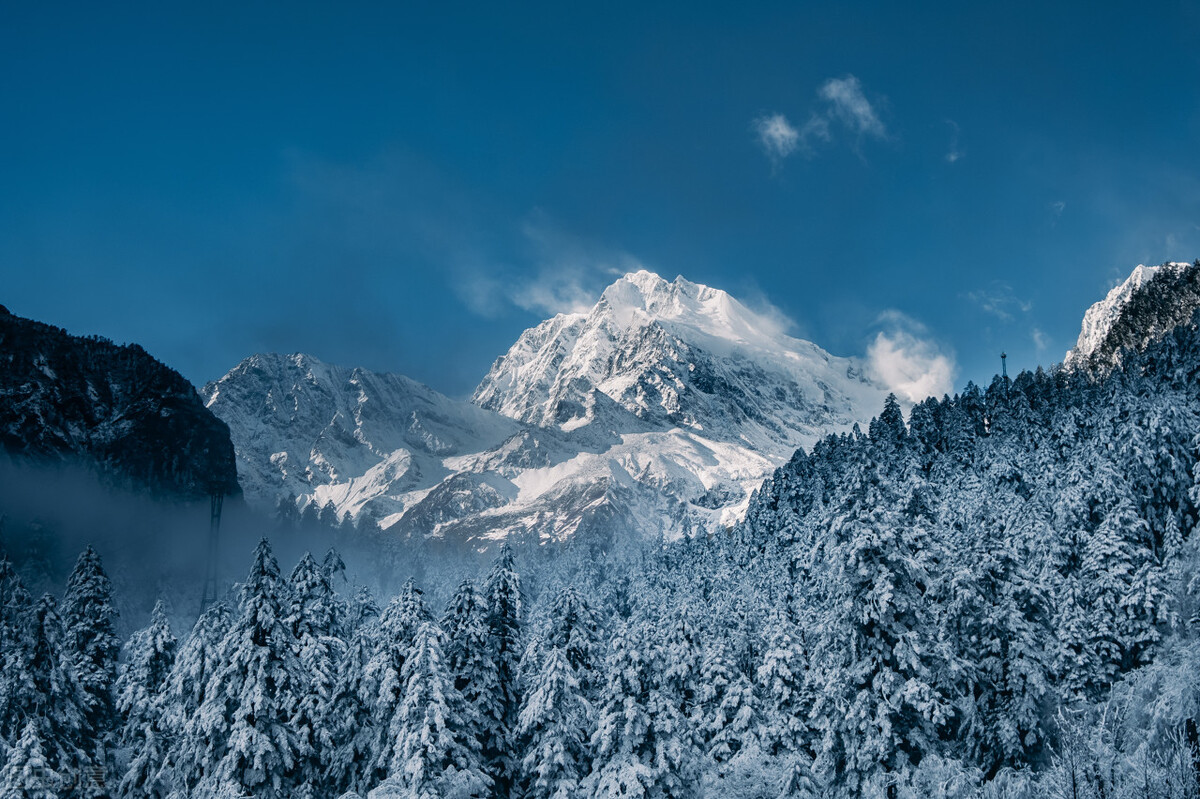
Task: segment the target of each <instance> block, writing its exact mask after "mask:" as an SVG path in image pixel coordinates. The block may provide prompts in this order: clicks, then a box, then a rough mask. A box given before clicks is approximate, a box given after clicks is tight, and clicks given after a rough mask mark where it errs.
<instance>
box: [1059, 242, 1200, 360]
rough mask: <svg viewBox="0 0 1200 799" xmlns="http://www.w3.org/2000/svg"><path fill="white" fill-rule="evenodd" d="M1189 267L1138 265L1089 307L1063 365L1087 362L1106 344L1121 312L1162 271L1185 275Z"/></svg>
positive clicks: (1176, 263) (1184, 265)
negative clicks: (1105, 341)
mask: <svg viewBox="0 0 1200 799" xmlns="http://www.w3.org/2000/svg"><path fill="white" fill-rule="evenodd" d="M1189 266H1190V264H1187V263H1182V262H1174V261H1173V262H1170V263H1166V264H1163V265H1162V266H1145V265H1144V264H1138V265H1137V266H1136V267H1134V270H1133V272H1132V273H1130V275H1129V277H1127V278H1126V279H1125V280H1124V281H1123V282H1122V283H1121V284H1119V285H1117V286H1114V287H1113V288H1112V290H1110V291H1109V292H1108V295H1107V296H1105V298H1104V299H1103V300H1100V301H1099V302H1097V303H1095V304H1094V305H1092V307H1090V308H1088V310H1087V312H1086V313H1085V314H1084V315H1083V325H1082V327H1081V329H1080V331H1079V338H1078V340H1076V342H1075V346H1074V348H1072V349H1070V350H1068V351H1067V354H1066V356H1065V357H1064V358H1063V365H1064V366H1067V367H1068V368H1070V367H1073V366H1076V365H1078V364H1082V363H1084V362H1085V361H1086V360H1087V358H1088V357H1089V356H1090V355H1091V354H1092V353H1094V352H1095V351H1096V350H1097V349H1099V348H1100V346H1101V345H1102V344H1103V343H1104V340H1105V339H1106V338H1107V337H1108V332H1109V330H1111V329H1112V326H1113V324H1115V323H1116V321H1117V320H1118V319H1119V318H1120V317H1121V312H1122V311H1123V310H1124V309H1125V306H1126V305H1128V304H1129V301H1130V300H1131V299H1132V298H1133V296H1134V295H1135V294H1136V293H1137V292H1138V290H1139V289H1141V288H1142V286H1144V285H1146V284H1147V283H1149V282H1150V281H1151V280H1152V279H1153V278H1154V276H1155V275H1157V274H1158V273H1159V271H1161V270H1163V269H1167V270H1170V271H1171V272H1182V271H1183V270H1185V269H1187V268H1188V267H1189Z"/></svg>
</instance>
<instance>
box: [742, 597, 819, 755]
mask: <svg viewBox="0 0 1200 799" xmlns="http://www.w3.org/2000/svg"><path fill="white" fill-rule="evenodd" d="M767 635H768V639H767V647H766V652H765V653H764V655H763V662H762V665H761V666H759V667H758V672H757V675H756V680H757V683H758V687H759V691H760V692H761V695H762V717H763V729H762V735H761V737H762V739H763V743H764V746H765V747H766V750H767V752H769V753H770V754H771V755H772V756H773V757H779V756H781V755H790V754H795V753H796V752H800V751H802V750H803V749H804V748H805V747H807V745H808V744H809V737H810V733H809V729H808V725H807V724H806V722H805V720H806V719H807V718H808V714H809V712H810V711H811V710H812V699H811V697H810V696H808V694H807V690H808V686H807V682H808V675H807V668H808V664H807V659H806V656H805V652H804V647H803V644H802V642H801V640H800V631H799V630H798V629H796V626H795V625H794V624H793V623H792V621H791V619H789V618H788V616H787V613H786V612H785V611H784V610H783V609H782V608H775V609H774V610H773V611H772V612H771V615H770V616H769V617H768V619H767ZM741 692H742V693H743V694H744V693H745V687H744V686H743V687H742V688H741ZM746 699H749V700H751V701H752V697H746ZM745 703H746V700H742V701H741V703H740V704H742V705H745Z"/></svg>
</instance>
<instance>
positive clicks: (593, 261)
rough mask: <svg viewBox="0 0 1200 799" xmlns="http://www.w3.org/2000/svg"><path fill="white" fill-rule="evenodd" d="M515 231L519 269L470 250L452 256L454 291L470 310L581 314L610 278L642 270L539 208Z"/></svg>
mask: <svg viewBox="0 0 1200 799" xmlns="http://www.w3.org/2000/svg"><path fill="white" fill-rule="evenodd" d="M520 232H521V240H522V242H523V249H524V250H525V255H524V257H523V259H522V261H523V263H524V267H523V268H522V269H521V270H519V271H518V270H515V269H513V268H511V267H509V266H505V265H497V264H494V263H488V262H487V261H486V260H484V259H481V258H472V257H469V254H462V253H460V254H459V257H458V258H457V259H456V260H457V269H456V279H455V281H454V291H455V293H456V294H457V295H458V297H459V299H461V300H462V301H463V304H465V305H466V306H467V307H468V308H469V309H470V310H471V311H473V312H474V313H476V314H478V315H480V316H484V317H495V316H498V315H499V314H501V313H503V312H504V311H505V310H506V309H508V308H511V307H514V306H515V307H517V308H521V309H523V310H526V311H532V312H534V313H538V314H545V315H549V316H553V315H554V314H559V313H581V312H584V311H587V310H589V309H590V308H591V307H592V306H593V305H595V304H596V300H597V299H598V298H599V296H600V292H602V291H603V290H604V287H605V286H607V285H608V284H609V283H612V282H613V280H614V279H616V278H617V277H620V276H621V275H623V274H625V273H626V272H635V271H637V270H638V269H641V268H643V266H642V263H641V262H640V261H638V260H637V259H636V258H634V257H633V256H631V255H629V254H628V253H626V252H622V251H620V250H614V249H611V248H606V247H602V246H599V245H596V244H594V243H591V242H587V241H584V240H582V239H580V238H578V237H576V236H573V235H570V234H568V233H565V232H563V231H562V230H561V229H559V228H558V227H557V226H555V225H554V224H553V222H552V221H551V220H550V219H549V218H548V217H547V216H546V215H545V214H542V213H539V212H535V213H533V214H531V215H530V217H529V218H528V219H526V220H525V221H524V222H523V223H522V224H521V229H520Z"/></svg>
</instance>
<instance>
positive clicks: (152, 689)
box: [115, 599, 178, 799]
mask: <svg viewBox="0 0 1200 799" xmlns="http://www.w3.org/2000/svg"><path fill="white" fill-rule="evenodd" d="M177 645H178V643H177V641H176V639H175V636H174V634H172V632H171V622H170V619H169V618H168V613H167V607H166V604H165V602H163V600H161V599H160V600H159V601H158V602H156V603H155V605H154V611H153V612H152V613H151V614H150V624H149V626H147V627H146V628H145V629H142V630H139V631H137V632H136V633H134V634H133V635H132V636H130V638H129V641H128V642H127V643H126V644H125V652H126V662H125V666H124V668H123V669H122V671H121V674H120V676H119V677H118V678H117V683H116V686H115V688H116V709H117V713H118V714H119V715H120V718H121V719H122V726H121V734H120V743H121V746H123V747H124V748H125V749H126V750H127V751H129V752H130V754H131V757H130V761H129V764H128V765H127V766H126V768H125V771H124V775H123V776H122V777H121V782H120V788H119V792H120V793H121V795H122V796H139V797H146V798H147V799H161V797H165V796H166V795H167V794H168V793H169V792H170V783H169V782H168V781H167V780H166V779H165V778H166V775H165V774H164V767H165V766H166V764H167V753H168V737H169V730H168V728H167V727H166V726H165V724H164V719H163V713H164V710H165V707H164V704H165V690H166V685H167V678H168V677H169V676H170V673H171V668H172V667H173V666H174V665H175V652H176V649H177Z"/></svg>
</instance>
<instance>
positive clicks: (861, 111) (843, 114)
mask: <svg viewBox="0 0 1200 799" xmlns="http://www.w3.org/2000/svg"><path fill="white" fill-rule="evenodd" d="M818 93H819V94H820V96H821V98H822V99H823V100H825V101H826V102H828V103H829V108H828V113H829V114H830V115H831V116H832V117H834V118H835V119H838V120H840V121H841V122H842V124H844V125H845V126H846V127H847V128H849V129H850V130H851V131H853V132H854V133H856V134H857V135H858V136H860V137H862V136H871V137H873V138H877V139H886V138H887V135H888V134H887V128H885V127H884V126H883V123H882V122H881V121H880V120H879V115H878V114H877V113H875V107H874V106H873V105H871V102H870V101H869V100H867V97H866V95H864V94H863V90H862V83H860V82H859V80H858V78H856V77H854V76H853V75H847V76H846V77H844V78H832V79H830V80H827V81H826V82H825V85H824V86H822V87H821V90H820V92H818Z"/></svg>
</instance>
